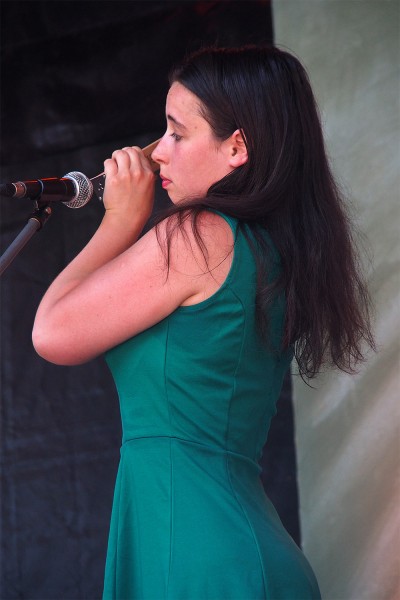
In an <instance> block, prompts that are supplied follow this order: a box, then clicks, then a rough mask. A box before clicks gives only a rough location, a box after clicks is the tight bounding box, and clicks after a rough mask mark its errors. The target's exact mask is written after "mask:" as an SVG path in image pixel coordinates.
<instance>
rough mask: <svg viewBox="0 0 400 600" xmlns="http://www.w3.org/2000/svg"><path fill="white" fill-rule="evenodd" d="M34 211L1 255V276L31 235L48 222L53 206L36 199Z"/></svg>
mask: <svg viewBox="0 0 400 600" xmlns="http://www.w3.org/2000/svg"><path fill="white" fill-rule="evenodd" d="M34 208H35V210H34V212H33V213H32V215H31V216H30V218H29V220H28V222H27V224H26V225H25V227H24V228H23V229H22V231H20V233H19V234H18V235H17V237H16V238H15V240H14V241H13V242H12V243H11V244H10V246H9V247H8V248H7V250H6V251H5V252H4V254H3V255H2V256H1V257H0V276H1V275H2V274H3V273H4V271H5V270H6V269H7V267H8V266H9V265H10V264H11V263H12V261H13V260H14V258H15V257H16V256H17V255H18V254H19V253H20V252H21V250H22V248H23V247H24V246H25V245H26V244H27V243H28V242H29V240H30V239H31V237H32V236H33V235H34V234H35V233H36V232H37V231H39V230H40V229H42V227H43V226H44V225H45V224H46V223H47V221H48V220H49V218H50V217H51V213H52V208H51V207H50V205H49V204H48V203H47V202H45V201H42V200H41V199H40V198H38V199H36V200H35V201H34Z"/></svg>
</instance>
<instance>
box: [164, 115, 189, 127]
mask: <svg viewBox="0 0 400 600" xmlns="http://www.w3.org/2000/svg"><path fill="white" fill-rule="evenodd" d="M167 119H168V121H172V122H173V123H174V125H176V126H177V127H180V128H181V129H185V130H186V129H187V127H185V125H184V124H183V123H180V122H179V121H178V120H177V119H175V117H173V116H172V115H167Z"/></svg>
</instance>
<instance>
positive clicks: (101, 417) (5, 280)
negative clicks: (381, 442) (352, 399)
mask: <svg viewBox="0 0 400 600" xmlns="http://www.w3.org/2000/svg"><path fill="white" fill-rule="evenodd" d="M1 11H2V15H1V28H2V31H1V33H2V35H1V43H2V54H1V61H2V63H1V78H2V82H1V83H2V87H1V90H2V92H1V108H2V116H1V119H2V120H1V126H2V145H1V168H2V173H1V180H2V181H16V180H18V179H22V180H23V179H29V178H34V177H50V176H61V175H64V174H65V173H67V172H68V171H71V170H80V171H83V172H84V173H86V174H87V175H89V176H93V175H95V174H96V173H97V172H100V171H101V170H102V162H103V160H104V159H105V158H107V157H108V156H109V155H110V154H111V152H112V150H114V149H115V148H118V147H122V146H123V145H126V144H137V145H145V144H146V143H148V142H150V141H152V140H153V139H156V138H157V137H159V136H160V134H161V133H162V130H163V127H164V99H165V94H166V91H167V74H168V71H169V68H170V67H171V65H172V64H173V63H174V62H175V61H176V60H179V58H181V57H182V56H183V55H184V54H185V52H186V51H188V50H192V49H195V48H197V47H199V46H201V45H202V44H204V43H217V44H219V45H223V44H224V45H238V44H241V43H245V42H246V43H249V42H250V43H252V42H254V43H265V42H271V41H272V35H273V33H272V17H271V6H270V3H269V2H266V1H252V0H249V1H247V2H238V1H229V0H227V1H225V2H222V1H220V2H195V1H189V2H168V1H164V2H162V1H160V2H151V1H148V2H138V1H126V2H121V1H118V0H116V1H101V2H94V1H93V2H74V1H73V2H61V1H50V0H48V1H44V2H41V1H33V2H32V1H29V2H20V1H13V2H8V1H4V0H3V2H2V3H1ZM166 202H167V200H166V197H165V194H164V192H163V191H162V190H161V189H160V188H159V187H158V188H157V191H156V208H157V209H158V208H160V207H161V206H163V205H165V204H166ZM31 208H32V206H31V203H30V201H24V200H21V201H18V202H15V201H11V200H5V199H2V202H1V216H2V251H4V249H5V248H6V247H7V246H8V244H10V243H11V241H12V240H13V239H14V238H15V236H16V235H17V233H18V232H19V231H20V230H21V229H22V227H23V226H24V225H25V223H26V221H27V218H28V216H29V214H30V212H31ZM101 213H102V209H101V206H100V205H99V204H98V203H97V204H96V202H95V201H92V202H90V203H89V204H88V205H86V206H85V207H84V208H82V209H80V210H79V211H73V210H70V209H68V208H66V207H65V206H64V205H55V207H54V214H53V216H52V217H51V219H50V220H49V222H48V223H47V224H46V226H45V227H44V229H43V230H42V231H41V232H39V233H38V234H37V235H35V236H34V237H33V238H32V240H31V241H30V242H29V244H28V245H27V246H26V247H25V249H24V250H23V252H22V253H21V254H20V255H19V256H18V257H17V258H16V259H15V261H14V262H13V263H12V265H11V266H10V267H9V268H8V269H7V271H6V272H5V274H4V275H3V277H2V282H1V308H2V337H1V358H2V371H1V372H2V382H1V390H2V402H1V436H2V438H1V439H2V444H1V447H2V463H1V480H2V496H1V511H2V526H1V538H2V540H1V541H2V554H1V561H2V569H1V573H2V578H1V588H0V598H1V599H2V600H6V599H14V598H29V599H40V600H45V599H49V600H50V599H56V598H57V599H80V598H88V599H92V598H93V599H94V598H99V597H100V595H101V586H102V575H103V567H104V558H105V551H106V542H107V533H108V521H109V516H110V510H111V502H112V494H113V486H114V479H115V474H116V469H117V463H118V458H119V445H120V433H121V432H120V421H119V412H118V399H117V397H116V392H115V388H114V385H113V382H112V380H111V377H110V374H109V372H108V370H107V368H106V366H105V363H104V361H103V359H101V358H99V359H97V360H95V361H91V362H90V363H88V364H86V365H83V366H79V367H73V368H68V367H59V366H55V365H50V364H48V363H46V362H45V361H43V360H42V359H40V358H39V357H38V356H37V355H36V354H35V352H34V350H33V348H32V345H31V339H30V335H31V328H32V323H33V318H34V314H35V310H36V307H37V304H38V302H39V300H40V297H41V296H42V294H43V292H44V291H45V289H46V287H47V286H48V284H49V283H50V281H51V280H52V279H53V278H54V276H55V275H56V274H57V273H58V272H59V270H60V269H61V268H62V267H63V265H65V264H66V262H67V261H68V260H70V259H71V258H72V257H73V256H74V255H75V254H76V253H77V252H78V251H79V249H80V248H81V247H82V246H83V244H84V243H85V241H86V240H87V239H88V238H89V236H90V235H91V234H92V233H93V232H94V230H95V228H96V227H97V225H98V223H99V222H100V219H101ZM263 469H264V470H263V479H264V480H265V485H266V488H267V491H268V493H269V495H270V497H271V499H272V500H273V501H274V503H275V504H276V506H277V508H278V511H279V512H280V514H281V516H282V519H283V521H284V522H285V524H286V526H287V527H288V529H289V531H290V532H291V533H292V535H293V536H294V538H295V539H296V540H297V541H299V525H298V517H297V489H296V473H295V455H294V447H293V430H292V408H291V385H290V379H289V377H288V378H287V380H286V382H285V387H284V391H283V394H282V396H281V399H280V401H279V412H278V416H277V417H276V419H275V420H274V423H273V427H272V430H271V435H270V440H269V442H268V446H267V449H266V451H265V452H264V458H263Z"/></svg>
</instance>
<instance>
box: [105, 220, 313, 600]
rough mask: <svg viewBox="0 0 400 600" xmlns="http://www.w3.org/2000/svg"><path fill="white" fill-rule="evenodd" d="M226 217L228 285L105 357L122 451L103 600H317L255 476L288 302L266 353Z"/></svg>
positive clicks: (244, 260)
mask: <svg viewBox="0 0 400 600" xmlns="http://www.w3.org/2000/svg"><path fill="white" fill-rule="evenodd" d="M221 216H223V218H225V219H226V220H227V221H228V223H229V224H230V226H231V227H232V229H233V232H234V236H236V241H235V246H234V257H233V262H232V266H231V269H230V272H229V274H228V276H227V279H226V280H225V282H224V284H223V285H222V286H221V287H220V288H219V290H218V291H217V292H216V293H215V294H214V295H213V296H211V297H210V298H208V299H207V300H205V301H204V302H201V303H199V304H196V305H194V306H185V307H180V308H178V309H177V310H176V311H175V312H173V313H172V314H171V315H169V316H168V317H167V318H165V319H164V320H162V321H161V322H159V323H157V324H156V325H154V326H153V327H151V328H150V329H147V330H146V331H144V332H143V333H141V334H139V335H137V336H135V337H134V338H131V339H129V340H127V341H126V342H124V343H123V344H121V345H119V346H117V347H115V348H113V349H112V350H111V351H109V352H108V353H107V355H106V360H107V363H108V365H109V367H110V369H111V372H112V374H113V377H114V379H115V383H116V386H117V390H118V393H119V398H120V406H121V418H122V427H123V440H122V448H121V460H120V465H119V470H118V475H117V481H116V487H115V495H114V503H113V510H112V517H111V524H110V536H109V544H108V552H107V561H106V572H105V582H104V595H103V598H104V600H111V599H112V600H117V599H118V600H122V599H124V600H133V599H135V600H139V599H143V600H166V599H168V600H256V599H257V600H258V599H260V600H261V599H271V600H272V599H274V600H278V599H285V600H301V599H314V598H315V599H317V598H320V595H319V591H318V585H317V583H316V580H315V577H314V574H313V572H312V570H311V568H310V566H309V564H308V562H307V561H306V559H305V558H304V556H303V554H302V553H301V551H300V550H299V549H298V547H297V546H296V544H295V543H294V542H293V540H292V539H291V538H290V536H289V535H288V533H287V532H286V531H285V529H284V528H283V526H282V524H281V522H280V520H279V517H278V515H277V513H276V511H275V509H274V508H273V506H272V504H271V503H270V501H269V500H268V499H267V497H266V495H265V492H264V490H263V486H262V483H261V480H260V467H259V465H258V460H259V459H260V456H261V451H262V448H263V446H264V443H265V440H266V437H267V433H268V429H269V424H270V420H271V418H272V417H273V415H274V413H275V404H276V401H277V398H278V396H279V393H280V389H281V386H282V381H283V377H284V374H285V372H286V370H287V369H288V366H289V363H290V360H291V358H292V355H291V353H290V352H286V353H280V352H279V351H278V350H277V349H278V348H279V346H280V340H281V337H282V326H283V316H284V301H283V299H282V298H278V299H277V300H276V302H275V304H274V306H273V307H272V309H271V314H270V340H269V343H268V344H267V345H265V344H264V343H262V342H261V340H260V338H259V335H258V334H257V332H256V326H255V315H254V301H255V263H254V259H253V256H252V254H251V251H250V249H249V246H248V243H247V241H246V239H245V236H244V235H243V233H242V232H241V231H240V230H239V229H237V222H236V221H235V220H234V219H230V218H227V217H225V216H224V215H221ZM269 243H270V244H271V251H272V252H273V253H274V256H275V259H274V265H275V266H274V269H275V274H276V272H277V269H278V268H279V266H278V258H277V255H276V252H275V251H274V249H273V248H272V243H271V242H270V241H269ZM274 269H273V270H274ZM273 270H272V276H274V273H273ZM132 310H134V307H133V308H132Z"/></svg>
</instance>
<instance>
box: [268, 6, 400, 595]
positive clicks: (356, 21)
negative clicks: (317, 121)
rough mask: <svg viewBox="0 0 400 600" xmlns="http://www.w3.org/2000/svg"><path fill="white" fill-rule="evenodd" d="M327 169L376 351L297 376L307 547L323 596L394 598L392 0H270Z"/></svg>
mask: <svg viewBox="0 0 400 600" xmlns="http://www.w3.org/2000/svg"><path fill="white" fill-rule="evenodd" d="M273 14H274V27H275V43H276V44H277V45H279V46H281V47H282V46H283V47H285V48H287V49H289V50H291V51H293V52H294V53H295V54H296V55H297V56H299V57H300V59H301V60H302V62H303V64H305V66H306V68H307V70H308V72H309V75H310V77H311V81H312V84H313V87H314V91H315V93H316V96H317V100H318V103H319V106H320V110H321V113H322V117H323V126H324V131H325V136H326V140H327V147H328V152H329V155H330V158H331V162H332V164H333V168H334V172H335V174H336V175H337V176H338V178H339V182H340V183H341V185H342V187H344V189H345V191H346V194H347V196H348V197H349V198H350V201H351V206H352V213H353V215H354V217H355V220H356V223H357V226H358V227H359V228H360V229H361V230H362V231H363V232H364V233H365V234H366V237H367V240H368V247H369V251H370V256H371V261H370V262H369V261H366V271H367V275H368V280H369V285H370V291H371V294H372V297H373V301H374V303H375V307H376V308H375V333H376V338H377V343H378V346H379V351H378V353H377V354H370V355H369V360H368V361H367V363H366V364H365V365H364V366H363V367H362V368H361V369H360V371H359V373H358V374H357V375H356V376H353V377H351V376H348V375H344V374H341V373H338V372H330V373H325V374H324V375H323V376H321V377H319V378H318V380H317V381H316V382H315V384H313V385H315V387H316V389H315V390H313V389H310V388H309V387H307V386H305V385H304V384H303V383H302V381H301V379H300V378H299V377H298V376H297V377H296V376H295V377H294V397H295V418H296V438H297V453H298V473H299V490H300V507H301V527H302V537H303V548H304V551H305V553H306V555H307V556H308V558H309V560H310V562H311V563H312V565H313V567H314V569H315V571H316V574H317V577H318V579H319V581H320V585H321V590H322V594H323V597H324V599H325V600H398V599H399V598H400V562H399V557H400V488H399V479H400V477H399V476H400V442H399V440H400V435H399V434H400V408H399V407H400V379H399V373H400V352H399V350H400V344H399V341H400V316H399V313H400V311H399V291H400V277H399V273H400V269H399V263H400V249H399V240H400V213H399V208H400V192H399V190H400V179H399V168H400V148H399V144H400V127H399V115H400V113H399V92H400V76H399V50H400V46H399V38H400V28H399V3H398V1H396V0H394V1H390V0H375V1H372V2H371V1H364V0H361V1H360V0H358V1H355V0H275V1H274V3H273Z"/></svg>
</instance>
